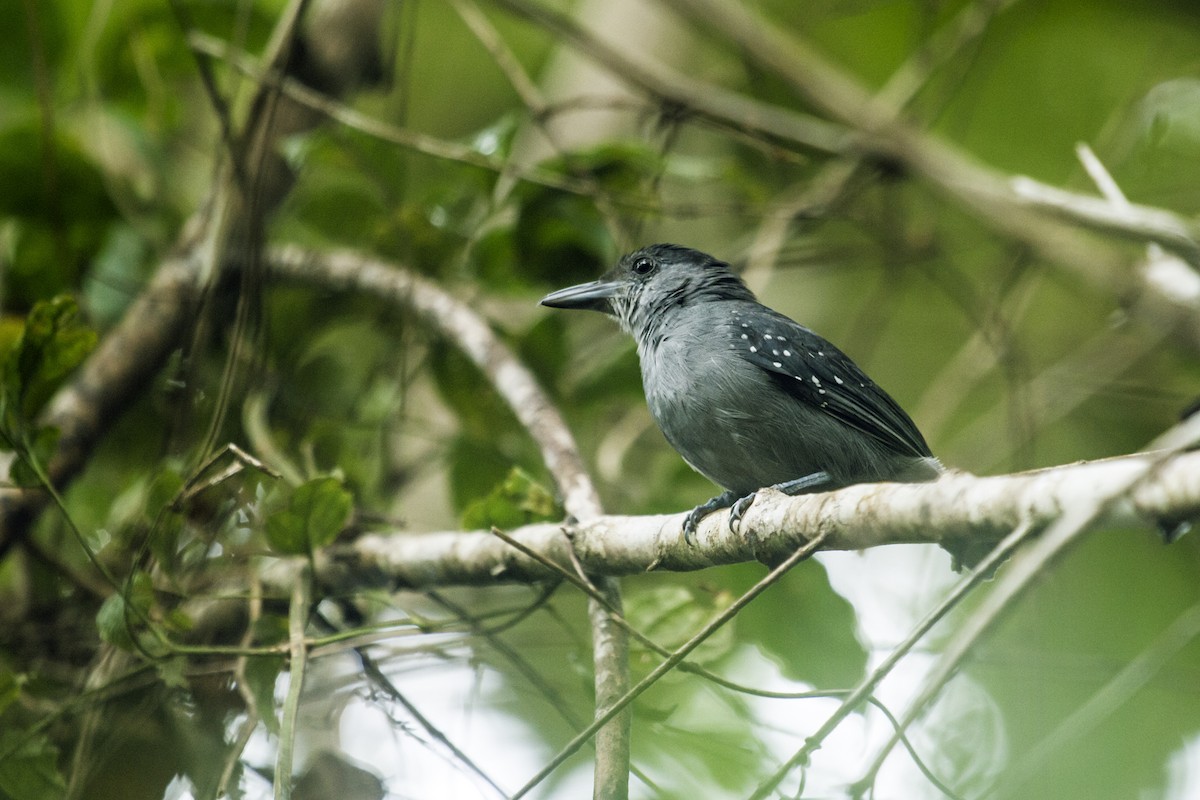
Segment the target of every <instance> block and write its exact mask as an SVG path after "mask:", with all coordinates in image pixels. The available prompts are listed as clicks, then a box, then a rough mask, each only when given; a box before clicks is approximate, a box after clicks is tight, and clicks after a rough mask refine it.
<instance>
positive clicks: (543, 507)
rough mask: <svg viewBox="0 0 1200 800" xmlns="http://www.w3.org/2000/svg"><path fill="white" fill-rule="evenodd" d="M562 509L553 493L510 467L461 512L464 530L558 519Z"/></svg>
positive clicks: (512, 526)
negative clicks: (484, 493)
mask: <svg viewBox="0 0 1200 800" xmlns="http://www.w3.org/2000/svg"><path fill="white" fill-rule="evenodd" d="M561 516H562V511H561V509H560V508H559V506H558V503H557V502H555V500H554V494H553V493H552V492H551V491H550V490H549V489H547V488H546V487H545V486H543V485H542V484H540V483H538V482H537V481H536V480H534V479H533V476H531V475H530V474H529V473H528V472H526V471H525V470H523V469H521V468H520V467H513V468H512V471H511V472H509V473H508V477H506V478H505V479H504V480H503V482H501V483H500V484H499V485H498V486H496V487H495V488H494V489H492V491H491V493H490V494H488V496H487V497H482V498H479V499H478V500H475V501H474V502H472V503H471V504H470V505H468V506H467V509H466V510H465V511H464V512H463V515H462V525H463V527H464V528H467V529H474V528H490V527H492V526H493V525H494V526H496V527H497V528H514V527H516V526H518V525H525V524H528V523H530V522H536V521H540V520H550V519H559V518H561Z"/></svg>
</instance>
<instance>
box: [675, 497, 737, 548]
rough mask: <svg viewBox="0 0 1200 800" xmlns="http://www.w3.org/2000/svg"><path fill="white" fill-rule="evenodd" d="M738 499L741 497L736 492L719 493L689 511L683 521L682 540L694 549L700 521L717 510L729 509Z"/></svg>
mask: <svg viewBox="0 0 1200 800" xmlns="http://www.w3.org/2000/svg"><path fill="white" fill-rule="evenodd" d="M739 497H741V495H740V494H739V493H737V492H729V491H726V492H721V493H720V494H719V495H717V496H716V497H714V498H712V499H711V500H709V501H708V502H706V503H701V504H700V505H698V506H696V507H695V508H693V509H692V510H691V511H689V512H688V515H687V519H685V520H684V521H683V540H684V541H685V542H687V543H688V544H690V545H691V546H692V547H695V546H696V529H697V528H698V527H700V520H702V519H704V518H705V517H707V516H708V515H709V514H711V513H712V512H714V511H716V510H718V509H722V508H729V507H730V506H731V505H733V503H734V501H735V500H737V499H738V498H739Z"/></svg>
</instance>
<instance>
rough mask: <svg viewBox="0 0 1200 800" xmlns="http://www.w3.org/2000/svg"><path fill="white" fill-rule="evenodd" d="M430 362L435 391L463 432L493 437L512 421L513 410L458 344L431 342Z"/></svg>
mask: <svg viewBox="0 0 1200 800" xmlns="http://www.w3.org/2000/svg"><path fill="white" fill-rule="evenodd" d="M429 366H430V369H431V371H432V372H433V377H434V381H435V385H436V386H437V389H438V394H440V395H441V398H442V400H444V401H445V402H446V405H448V406H450V408H451V410H453V411H454V413H455V414H456V415H457V416H458V421H459V424H460V425H461V426H462V429H463V430H464V431H465V432H467V433H468V434H470V435H471V436H473V437H475V438H478V439H492V440H495V439H496V438H497V437H498V435H499V434H500V433H501V432H502V431H504V430H506V429H509V428H510V427H511V426H512V425H513V415H512V411H510V410H509V408H508V406H506V405H505V404H504V403H503V401H501V400H500V398H499V397H498V396H497V394H496V392H495V391H494V390H493V389H492V388H491V386H489V385H488V383H487V380H486V379H485V378H484V377H483V375H482V373H480V371H479V368H478V367H476V366H475V365H474V364H473V363H472V362H471V361H470V360H469V359H468V358H467V357H466V356H464V355H463V354H462V352H460V351H459V350H458V349H457V348H454V347H451V346H450V345H448V344H445V343H440V342H434V343H431V344H430V348H429ZM493 482H494V481H493Z"/></svg>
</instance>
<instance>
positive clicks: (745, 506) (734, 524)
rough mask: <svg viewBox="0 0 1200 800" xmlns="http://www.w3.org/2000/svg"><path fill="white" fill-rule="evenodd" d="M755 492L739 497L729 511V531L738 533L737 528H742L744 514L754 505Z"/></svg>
mask: <svg viewBox="0 0 1200 800" xmlns="http://www.w3.org/2000/svg"><path fill="white" fill-rule="evenodd" d="M756 496H757V492H751V493H750V494H748V495H746V496H745V497H739V498H738V499H737V501H736V502H735V503H734V504H733V505H732V506H731V507H730V509H729V530H731V531H733V532H734V533H738V528H740V527H741V526H742V517H744V516H746V512H747V511H749V510H750V506H752V505H753V504H754V498H755V497H756Z"/></svg>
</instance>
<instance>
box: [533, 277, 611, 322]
mask: <svg viewBox="0 0 1200 800" xmlns="http://www.w3.org/2000/svg"><path fill="white" fill-rule="evenodd" d="M620 288H621V284H620V283H619V282H617V281H604V280H599V281H592V282H591V283H581V284H579V285H578V286H568V287H567V288H566V289H559V290H558V291H557V292H551V293H550V294H548V295H546V296H545V297H543V298H542V299H541V301H539V302H540V303H541V305H544V306H550V307H551V308H583V309H587V310H589V311H603V312H605V313H606V314H607V313H612V305H611V304H610V303H609V300H610V299H611V298H612V297H614V296H615V295H616V294H617V292H618V291H619V290H620Z"/></svg>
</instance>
